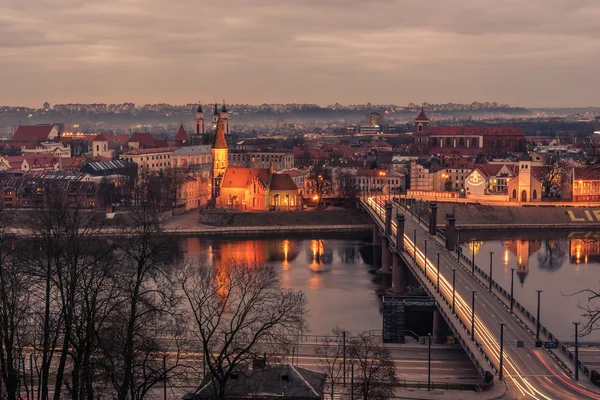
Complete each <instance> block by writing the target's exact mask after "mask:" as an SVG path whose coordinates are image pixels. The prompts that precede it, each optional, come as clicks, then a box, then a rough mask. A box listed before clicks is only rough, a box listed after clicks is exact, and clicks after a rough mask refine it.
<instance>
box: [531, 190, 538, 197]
mask: <svg viewBox="0 0 600 400" xmlns="http://www.w3.org/2000/svg"><path fill="white" fill-rule="evenodd" d="M531 198H532V199H533V200H537V190H535V189H534V190H533V193H532V195H531Z"/></svg>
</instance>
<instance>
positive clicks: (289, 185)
mask: <svg viewBox="0 0 600 400" xmlns="http://www.w3.org/2000/svg"><path fill="white" fill-rule="evenodd" d="M269 189H270V190H298V186H296V184H295V183H294V181H293V180H292V177H291V176H290V175H289V174H273V175H271V182H270V184H269Z"/></svg>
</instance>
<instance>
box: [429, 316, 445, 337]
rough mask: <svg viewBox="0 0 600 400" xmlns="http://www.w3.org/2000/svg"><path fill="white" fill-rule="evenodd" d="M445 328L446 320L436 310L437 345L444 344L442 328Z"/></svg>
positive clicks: (434, 333)
mask: <svg viewBox="0 0 600 400" xmlns="http://www.w3.org/2000/svg"><path fill="white" fill-rule="evenodd" d="M443 326H444V318H443V317H442V314H441V313H440V312H439V311H438V310H435V311H434V312H433V328H432V331H433V334H432V336H433V341H434V342H435V343H443V341H444V340H443V339H444V338H443V337H442V328H443Z"/></svg>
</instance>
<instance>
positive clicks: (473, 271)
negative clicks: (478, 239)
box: [471, 239, 475, 276]
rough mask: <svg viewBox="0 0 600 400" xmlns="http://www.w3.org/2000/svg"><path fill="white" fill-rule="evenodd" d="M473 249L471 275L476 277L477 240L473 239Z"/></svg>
mask: <svg viewBox="0 0 600 400" xmlns="http://www.w3.org/2000/svg"><path fill="white" fill-rule="evenodd" d="M471 247H472V248H473V257H472V258H471V275H473V276H475V239H471Z"/></svg>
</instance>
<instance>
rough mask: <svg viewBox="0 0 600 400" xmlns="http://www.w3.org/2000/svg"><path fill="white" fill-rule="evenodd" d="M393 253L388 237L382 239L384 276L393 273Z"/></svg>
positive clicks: (382, 271)
mask: <svg viewBox="0 0 600 400" xmlns="http://www.w3.org/2000/svg"><path fill="white" fill-rule="evenodd" d="M391 266H392V252H391V251H390V241H389V239H388V238H387V236H383V237H381V269H380V270H379V272H380V273H382V274H390V273H391V272H392V268H391Z"/></svg>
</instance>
